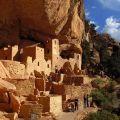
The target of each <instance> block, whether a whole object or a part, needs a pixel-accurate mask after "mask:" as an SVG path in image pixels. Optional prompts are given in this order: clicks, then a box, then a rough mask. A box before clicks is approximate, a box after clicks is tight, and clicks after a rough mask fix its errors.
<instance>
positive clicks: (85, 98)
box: [84, 95, 87, 108]
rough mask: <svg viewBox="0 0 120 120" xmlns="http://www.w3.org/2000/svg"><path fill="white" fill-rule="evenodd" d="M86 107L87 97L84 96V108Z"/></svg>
mask: <svg viewBox="0 0 120 120" xmlns="http://www.w3.org/2000/svg"><path fill="white" fill-rule="evenodd" d="M86 107H87V96H86V95H84V108H86Z"/></svg>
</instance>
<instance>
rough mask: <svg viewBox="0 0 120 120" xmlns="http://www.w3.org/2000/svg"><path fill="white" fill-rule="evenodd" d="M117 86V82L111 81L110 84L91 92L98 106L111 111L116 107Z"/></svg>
mask: <svg viewBox="0 0 120 120" xmlns="http://www.w3.org/2000/svg"><path fill="white" fill-rule="evenodd" d="M98 82H99V81H98ZM115 86H116V82H114V81H111V82H110V84H109V85H107V86H106V87H104V88H102V89H97V90H93V91H92V93H91V96H92V98H93V102H95V103H96V105H97V106H98V107H100V108H102V109H104V110H108V111H111V110H112V109H113V108H114V106H115V104H116V102H117V101H118V99H117V91H116V87H115Z"/></svg>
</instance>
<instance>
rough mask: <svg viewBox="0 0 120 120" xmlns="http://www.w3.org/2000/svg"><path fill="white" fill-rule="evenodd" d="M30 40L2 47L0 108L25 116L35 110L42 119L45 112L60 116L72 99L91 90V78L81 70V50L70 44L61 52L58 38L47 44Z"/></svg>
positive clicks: (0, 53) (26, 117)
mask: <svg viewBox="0 0 120 120" xmlns="http://www.w3.org/2000/svg"><path fill="white" fill-rule="evenodd" d="M29 42H30V41H29V40H24V43H23V44H22V45H14V46H8V47H4V48H2V49H0V66H1V67H0V69H1V74H0V77H1V80H0V82H1V84H0V110H4V111H10V112H16V113H18V116H19V117H21V118H24V119H28V118H30V117H31V114H32V113H35V114H36V115H38V118H39V117H41V115H42V114H43V113H46V112H49V113H53V114H55V115H58V114H59V113H60V112H62V111H64V110H65V104H66V102H67V100H69V99H74V98H75V97H79V99H81V101H82V99H83V95H84V92H87V93H89V92H90V89H91V86H89V82H90V79H89V78H88V76H87V75H86V73H85V71H83V70H81V63H82V61H81V60H82V59H81V57H82V50H81V49H79V50H81V51H80V52H78V48H77V52H76V49H75V48H74V46H73V47H71V46H70V47H69V48H68V49H66V50H65V51H64V52H63V51H60V44H59V40H58V39H52V40H49V41H47V43H46V44H44V45H43V44H41V43H32V44H29ZM70 51H71V52H70ZM63 53H65V54H63ZM2 79H3V80H2ZM2 82H3V83H2ZM4 82H6V83H7V85H6V83H4ZM1 85H2V86H1ZM86 85H87V87H86ZM10 86H14V87H10ZM8 88H9V89H8ZM13 88H15V89H13ZM3 91H4V92H3ZM80 96H81V97H80ZM6 106H7V107H6Z"/></svg>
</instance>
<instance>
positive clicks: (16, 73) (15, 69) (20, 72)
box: [1, 60, 25, 79]
mask: <svg viewBox="0 0 120 120" xmlns="http://www.w3.org/2000/svg"><path fill="white" fill-rule="evenodd" d="M1 62H2V63H3V65H4V66H5V68H6V69H7V70H8V72H9V73H10V75H11V77H12V78H14V79H19V78H24V76H25V65H24V64H21V63H20V62H16V61H10V60H2V61H1Z"/></svg>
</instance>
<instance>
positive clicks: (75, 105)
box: [68, 98, 78, 112]
mask: <svg viewBox="0 0 120 120" xmlns="http://www.w3.org/2000/svg"><path fill="white" fill-rule="evenodd" d="M68 108H69V111H70V112H74V111H76V110H78V99H77V98H75V99H74V101H73V102H70V103H69V106H68Z"/></svg>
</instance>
